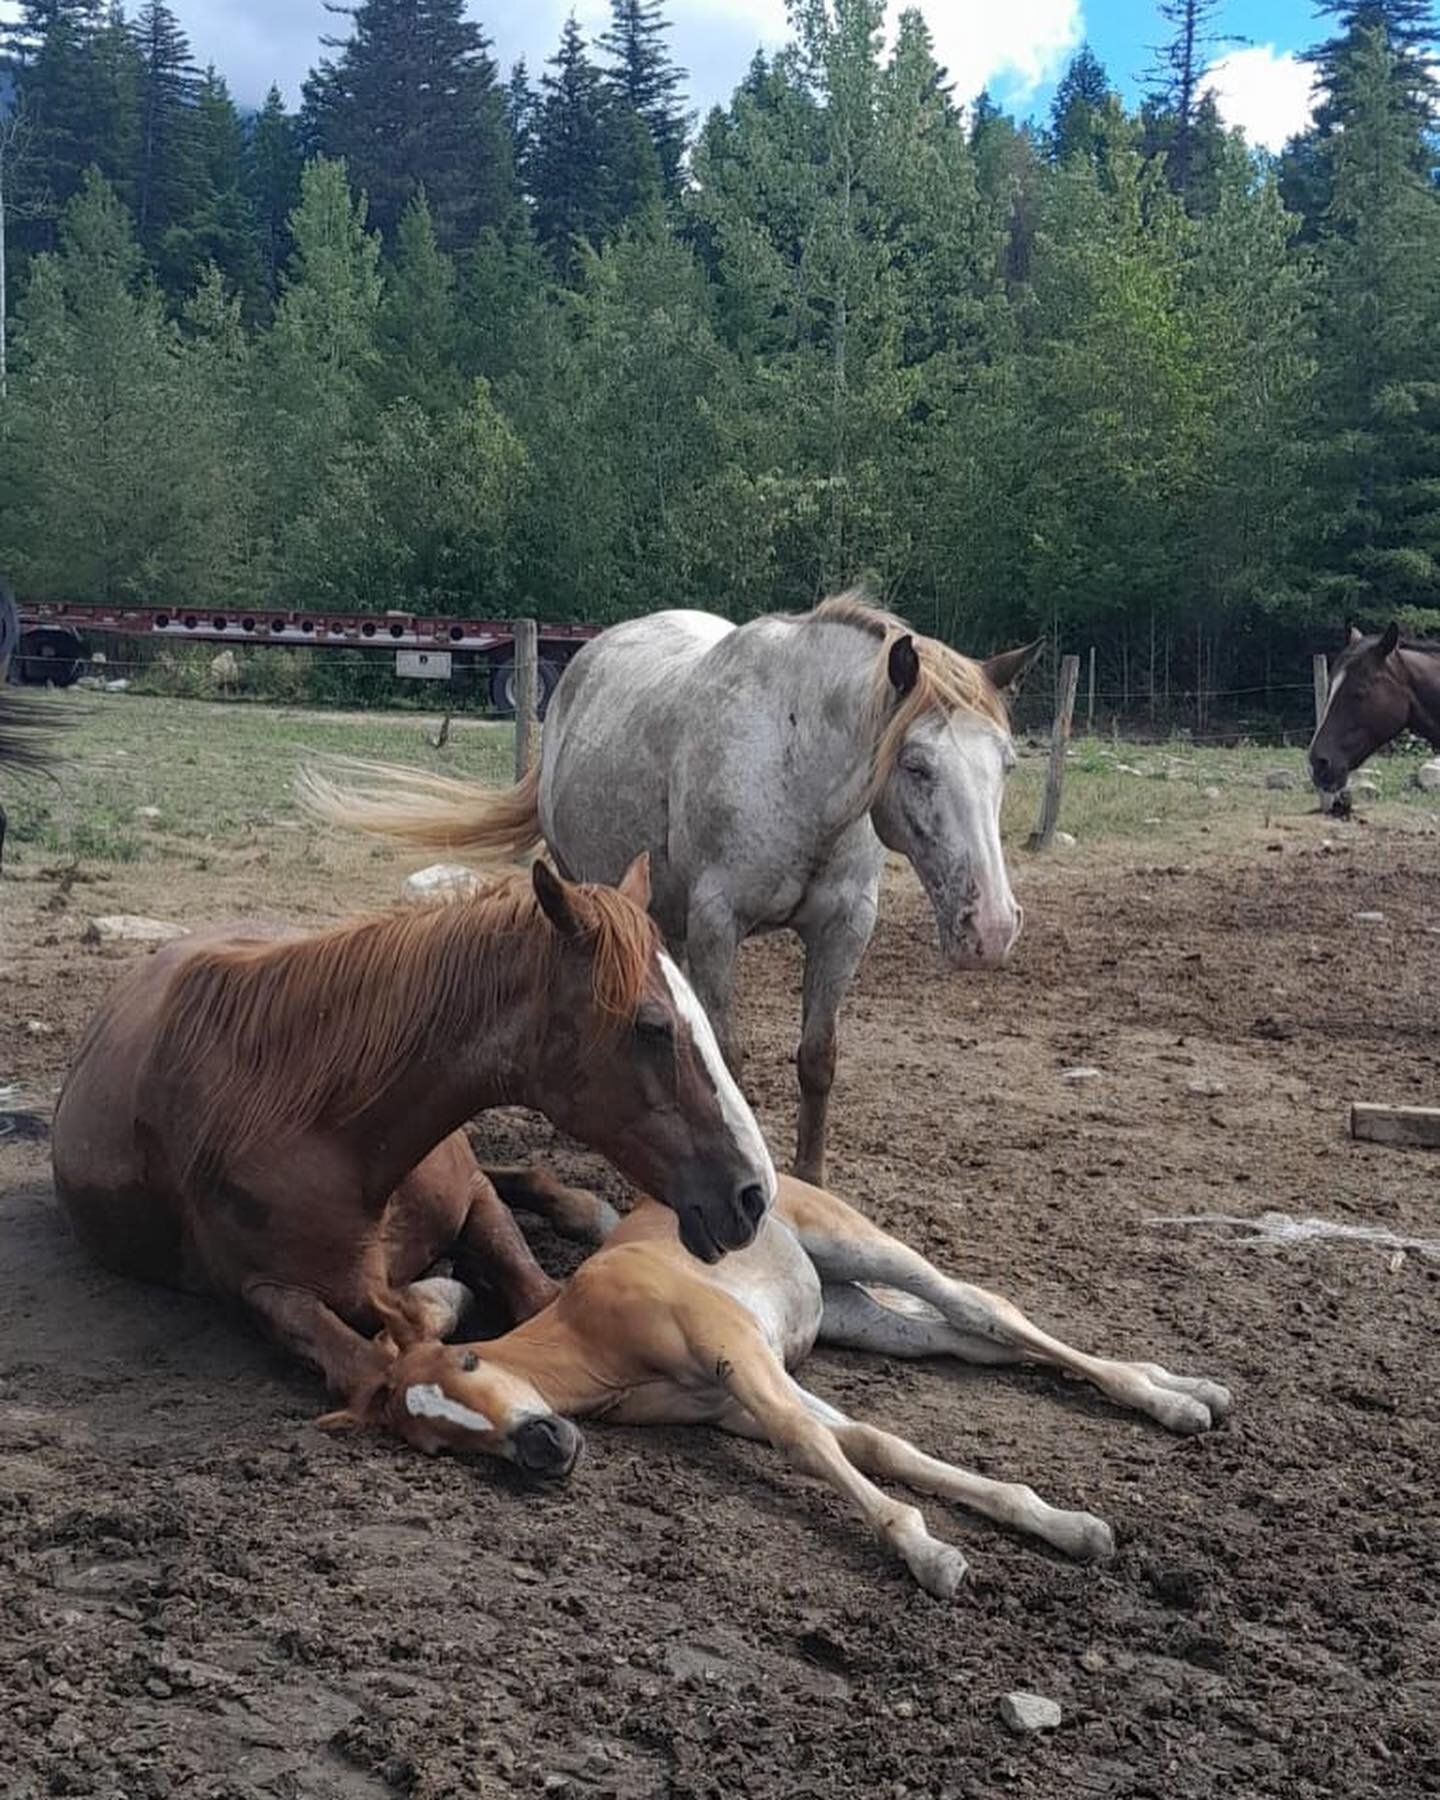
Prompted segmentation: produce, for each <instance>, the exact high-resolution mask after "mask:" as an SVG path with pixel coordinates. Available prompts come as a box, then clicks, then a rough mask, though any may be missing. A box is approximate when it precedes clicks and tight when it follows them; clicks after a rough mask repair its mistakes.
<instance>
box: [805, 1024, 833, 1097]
mask: <svg viewBox="0 0 1440 1800" xmlns="http://www.w3.org/2000/svg"><path fill="white" fill-rule="evenodd" d="M795 1063H796V1067H797V1069H798V1070H799V1074H800V1087H801V1091H802V1092H804V1093H806V1094H828V1093H829V1092H830V1089H831V1088H832V1087H833V1086H834V1084H835V1034H834V1032H833V1031H832V1032H827V1033H826V1035H825V1036H824V1037H823V1038H802V1039H801V1041H800V1051H799V1054H798V1055H797V1057H796V1059H795Z"/></svg>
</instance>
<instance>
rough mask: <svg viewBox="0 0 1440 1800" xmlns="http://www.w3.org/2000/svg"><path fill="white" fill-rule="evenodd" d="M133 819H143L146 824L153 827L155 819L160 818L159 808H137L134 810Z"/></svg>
mask: <svg viewBox="0 0 1440 1800" xmlns="http://www.w3.org/2000/svg"><path fill="white" fill-rule="evenodd" d="M135 817H136V818H137V819H144V820H145V822H146V823H147V824H149V825H153V824H154V823H155V821H156V819H158V818H159V817H160V808H159V807H158V806H137V807H136V808H135Z"/></svg>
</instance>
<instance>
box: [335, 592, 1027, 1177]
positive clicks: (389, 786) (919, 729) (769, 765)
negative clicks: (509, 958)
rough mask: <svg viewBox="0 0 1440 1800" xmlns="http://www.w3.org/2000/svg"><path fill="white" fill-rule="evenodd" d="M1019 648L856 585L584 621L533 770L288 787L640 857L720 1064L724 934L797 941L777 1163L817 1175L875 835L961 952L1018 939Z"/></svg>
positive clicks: (374, 815) (382, 810) (348, 813)
mask: <svg viewBox="0 0 1440 1800" xmlns="http://www.w3.org/2000/svg"><path fill="white" fill-rule="evenodd" d="M1039 649H1040V646H1039V645H1038V644H1032V645H1030V646H1028V647H1027V648H1025V649H1023V650H1012V651H1009V652H1007V653H1005V654H1004V655H1001V656H993V657H991V658H990V660H989V661H988V662H972V661H971V660H970V658H968V657H965V656H961V655H960V653H959V652H958V651H956V650H952V649H951V648H950V647H949V646H948V645H946V644H942V643H939V642H936V641H935V640H933V639H930V638H924V637H917V636H915V635H913V634H912V633H911V632H910V631H909V630H907V628H906V627H905V625H904V624H903V622H902V621H901V620H899V619H897V618H894V617H893V616H892V615H890V614H889V613H882V612H877V611H876V610H875V609H874V608H873V607H870V606H867V605H866V604H864V603H863V602H862V601H861V600H859V599H858V598H856V597H855V596H854V595H851V594H842V595H839V596H837V597H836V598H834V599H830V600H826V601H823V602H822V603H821V604H820V605H819V606H817V607H816V608H815V609H814V611H813V612H809V613H805V614H801V615H800V616H798V617H786V618H762V619H754V620H752V621H751V622H750V623H749V624H747V625H741V626H738V627H737V626H734V625H732V624H730V623H729V621H728V620H725V619H719V618H715V617H714V616H712V615H711V614H709V613H699V612H660V613H653V614H651V615H650V616H649V617H648V618H642V619H631V620H628V621H627V622H625V623H624V624H621V625H615V626H613V627H612V628H611V629H610V630H609V631H606V632H603V633H602V634H601V635H600V636H599V637H598V638H596V639H594V640H593V642H591V643H589V644H587V645H586V646H585V648H584V649H583V650H582V651H581V652H580V653H579V655H578V656H576V657H575V659H574V661H573V662H571V663H570V664H569V666H568V667H567V668H566V670H565V674H564V676H563V677H562V679H561V681H560V685H559V687H558V688H557V689H556V691H555V697H554V699H553V700H552V701H551V703H550V710H549V713H548V714H547V716H546V720H545V732H544V739H543V743H542V745H541V757H540V764H539V767H538V769H537V770H536V771H535V772H534V773H532V774H531V775H529V776H527V777H526V779H525V780H524V781H522V782H520V783H518V784H517V785H516V786H515V787H513V788H510V789H508V790H506V791H503V792H497V791H495V790H494V789H490V788H485V787H482V786H479V785H478V784H474V783H469V782H459V781H450V780H445V779H443V778H440V777H437V776H431V775H425V774H422V773H419V772H417V771H413V770H401V769H388V768H384V767H378V768H377V767H375V766H373V765H372V766H369V767H368V768H367V767H365V766H364V765H362V769H363V770H364V774H363V778H362V785H361V786H360V787H359V788H357V789H352V790H348V791H347V790H345V789H342V788H339V787H336V786H335V785H333V784H332V783H329V782H326V781H324V780H323V779H321V778H320V777H318V776H316V775H314V774H312V775H310V776H309V777H308V778H307V780H306V782H305V784H304V791H305V792H306V794H307V797H308V800H309V802H310V804H311V806H312V808H313V809H314V810H316V811H318V812H319V813H320V815H321V816H322V817H324V818H327V819H329V820H330V821H332V822H333V823H337V824H342V825H347V826H359V827H361V828H363V829H367V830H371V831H378V832H381V833H383V834H385V835H387V836H392V837H397V838H400V839H402V840H404V841H405V842H407V843H411V844H419V845H425V846H429V847H438V848H445V849H449V850H451V851H455V850H472V851H482V852H488V853H491V854H494V853H497V852H501V853H508V854H511V855H515V856H520V855H523V854H524V853H525V852H526V851H529V850H531V849H533V848H535V847H536V846H537V845H538V844H539V843H540V842H541V840H542V839H543V840H544V842H545V844H546V845H548V847H549V849H550V853H551V855H552V856H553V857H554V859H555V863H556V866H557V868H559V869H560V870H561V871H562V873H565V874H568V875H570V876H572V877H583V878H585V879H586V880H591V881H613V880H616V879H618V877H619V875H620V873H621V872H622V871H623V870H624V869H625V867H626V866H627V864H628V863H629V862H630V860H631V858H632V857H634V856H636V855H638V854H639V852H640V851H642V850H648V851H649V853H650V870H651V882H652V887H653V899H652V902H651V910H652V912H653V914H654V916H655V918H656V919H657V920H658V921H659V924H660V928H661V930H662V931H663V932H664V933H665V937H666V939H667V941H668V943H669V945H670V948H671V950H672V952H674V953H675V955H676V956H677V958H678V959H680V960H681V962H682V966H684V965H687V964H688V972H689V975H690V979H691V981H692V982H693V983H694V986H695V991H696V993H697V994H698V995H699V997H700V1000H701V1002H702V1004H703V1005H704V1007H705V1009H706V1011H707V1012H708V1013H709V1015H710V1017H711V1019H712V1020H713V1021H714V1024H715V1029H716V1031H717V1033H718V1035H719V1038H720V1042H721V1045H722V1047H723V1049H724V1051H725V1056H726V1060H727V1061H728V1063H729V1064H730V1067H731V1068H732V1069H733V1070H735V1072H736V1073H737V1074H738V1073H739V1067H740V1045H739V1042H738V1039H737V1035H736V1032H735V1028H734V1023H733V1016H732V1009H731V989H732V983H733V979H734V967H735V956H736V952H737V950H738V948H739V945H740V943H741V941H742V940H743V939H745V938H747V937H750V936H753V935H754V934H756V933H758V932H767V931H780V930H787V929H788V930H791V931H794V932H796V933H797V934H798V935H799V937H800V938H801V940H802V942H803V943H804V945H805V984H804V1000H803V1007H804V1018H803V1024H802V1027H801V1035H800V1048H799V1055H798V1058H797V1062H798V1071H799V1077H800V1095H801V1098H800V1123H799V1132H798V1145H797V1151H796V1158H795V1168H796V1172H797V1174H800V1175H802V1176H804V1177H806V1179H808V1180H811V1181H823V1180H824V1173H825V1124H826V1113H827V1110H828V1107H829V1099H830V1088H831V1084H832V1082H833V1080H834V1074H835V1023H836V1017H837V1015H838V1012H839V1008H840V1003H841V1001H842V1000H843V999H844V997H845V993H846V990H847V989H848V988H849V986H850V983H851V981H852V979H853V978H854V975H855V971H856V969H857V968H858V967H859V964H860V959H861V957H862V956H863V955H864V953H865V947H866V945H867V944H868V943H869V941H870V934H871V932H872V930H873V929H874V925H875V913H876V906H877V902H878V900H879V894H880V877H881V873H882V870H883V868H884V863H885V851H886V849H887V848H888V849H891V850H895V851H898V852H900V853H901V854H903V855H904V856H906V857H908V858H909V860H910V861H911V863H912V864H913V865H914V867H915V871H916V873H917V874H918V875H919V877H920V879H921V881H922V882H923V883H924V886H925V890H926V892H927V893H928V895H929V897H930V902H931V905H932V906H933V908H934V911H935V918H936V922H937V924H938V927H939V933H940V944H941V948H942V950H943V951H944V953H945V954H946V956H947V957H948V958H949V960H950V961H951V963H953V964H954V965H955V966H956V967H958V968H988V967H992V966H995V965H997V964H1000V963H1003V962H1004V961H1005V959H1006V957H1007V956H1008V955H1009V954H1010V951H1011V948H1012V947H1013V945H1014V943H1015V940H1016V938H1017V937H1018V936H1019V934H1020V923H1021V914H1020V908H1019V907H1018V906H1017V905H1016V904H1015V900H1014V897H1013V895H1012V894H1011V892H1010V884H1009V881H1008V879H1007V877H1006V873H1005V859H1004V856H1003V855H1002V853H1001V849H1000V830H999V818H1000V800H1001V794H1002V790H1003V787H1004V782H1005V775H1006V772H1007V771H1008V770H1009V769H1010V768H1011V767H1012V766H1013V764H1014V761H1015V756H1014V751H1013V750H1012V748H1011V743H1010V731H1009V726H1008V723H1007V718H1006V710H1005V700H1004V696H1005V695H1006V694H1007V693H1008V692H1011V691H1013V690H1014V688H1015V686H1016V685H1017V683H1018V682H1019V680H1020V679H1021V677H1022V676H1023V675H1024V673H1025V670H1026V669H1027V668H1028V667H1029V666H1030V664H1031V663H1032V662H1033V661H1034V659H1035V657H1036V656H1037V655H1038V653H1039Z"/></svg>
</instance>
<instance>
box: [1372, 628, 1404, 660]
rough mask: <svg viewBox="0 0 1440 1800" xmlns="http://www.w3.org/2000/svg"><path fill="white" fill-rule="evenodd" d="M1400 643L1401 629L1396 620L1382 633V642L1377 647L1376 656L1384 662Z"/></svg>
mask: <svg viewBox="0 0 1440 1800" xmlns="http://www.w3.org/2000/svg"><path fill="white" fill-rule="evenodd" d="M1399 642H1400V627H1399V626H1398V625H1397V624H1396V623H1395V621H1394V619H1392V620H1391V621H1390V623H1389V624H1388V625H1387V626H1386V627H1385V629H1384V631H1382V632H1381V633H1380V642H1379V643H1378V644H1377V645H1376V646H1375V654H1376V655H1377V656H1378V657H1379V658H1380V660H1381V662H1384V660H1385V658H1386V657H1387V656H1389V654H1390V653H1391V651H1392V650H1394V648H1395V646H1396V645H1397V644H1398V643H1399Z"/></svg>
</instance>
